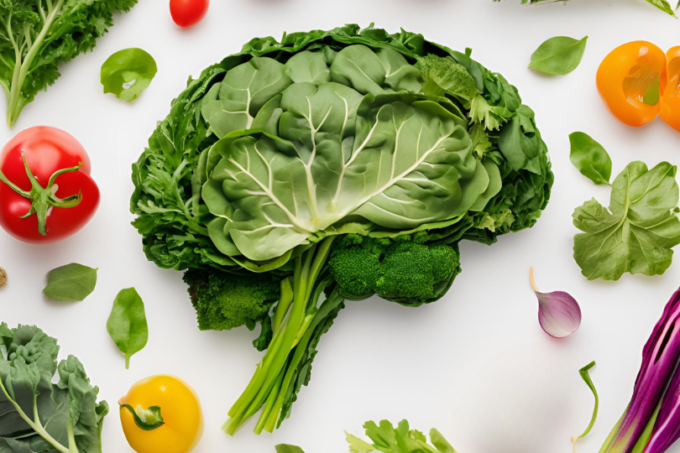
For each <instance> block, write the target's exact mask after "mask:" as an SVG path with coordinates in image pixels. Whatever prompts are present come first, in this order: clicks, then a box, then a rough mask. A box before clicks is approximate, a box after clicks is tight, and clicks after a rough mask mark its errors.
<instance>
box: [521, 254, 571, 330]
mask: <svg viewBox="0 0 680 453" xmlns="http://www.w3.org/2000/svg"><path fill="white" fill-rule="evenodd" d="M529 279H530V281H531V287H532V288H533V289H534V293H535V294H536V297H537V298H538V322H539V323H540V324H541V328H542V329H543V331H544V332H545V333H547V334H548V335H550V336H551V337H555V338H564V337H568V336H569V335H571V334H572V333H574V332H576V331H577V330H578V328H579V327H580V326H581V308H580V307H579V306H578V302H576V299H574V298H573V297H571V296H570V295H569V294H567V293H565V292H564V291H553V292H551V293H542V292H540V291H539V290H538V288H537V287H536V282H535V281H534V268H533V267H532V268H531V269H529Z"/></svg>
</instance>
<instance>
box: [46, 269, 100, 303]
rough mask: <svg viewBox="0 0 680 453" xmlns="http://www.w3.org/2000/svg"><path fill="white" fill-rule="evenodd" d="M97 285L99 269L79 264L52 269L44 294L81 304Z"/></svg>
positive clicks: (55, 298)
mask: <svg viewBox="0 0 680 453" xmlns="http://www.w3.org/2000/svg"><path fill="white" fill-rule="evenodd" d="M96 285H97V269H92V268H91V267H87V266H83V265H82V264H78V263H71V264H67V265H66V266H61V267H58V268H56V269H52V270H51V271H50V272H49V273H48V274H47V286H46V287H45V289H43V294H45V296H47V297H49V298H50V299H53V300H59V301H62V302H80V301H82V300H84V299H85V298H86V297H87V296H89V295H90V294H92V291H94V288H95V286H96Z"/></svg>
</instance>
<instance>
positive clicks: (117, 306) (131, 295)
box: [106, 288, 149, 369]
mask: <svg viewBox="0 0 680 453" xmlns="http://www.w3.org/2000/svg"><path fill="white" fill-rule="evenodd" d="M106 330H107V331H108V332H109V335H110V336H111V339H112V340H113V342H114V343H115V344H116V346H118V349H119V350H120V352H122V353H123V355H125V368H126V369H128V368H130V357H132V356H133V355H134V354H136V353H138V352H139V351H141V350H142V349H144V346H146V342H147V340H148V339H149V327H148V325H147V322H146V314H145V312H144V302H143V301H142V298H141V297H139V294H138V293H137V290H136V289H134V288H128V289H124V290H122V291H121V292H119V293H118V296H116V300H114V301H113V309H112V310H111V315H110V316H109V320H108V321H107V322H106Z"/></svg>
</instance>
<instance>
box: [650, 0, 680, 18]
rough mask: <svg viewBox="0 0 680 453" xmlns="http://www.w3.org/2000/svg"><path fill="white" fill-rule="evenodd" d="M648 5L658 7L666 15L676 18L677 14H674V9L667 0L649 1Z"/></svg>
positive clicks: (679, 4)
mask: <svg viewBox="0 0 680 453" xmlns="http://www.w3.org/2000/svg"><path fill="white" fill-rule="evenodd" d="M647 3H649V4H651V5H654V6H656V7H657V8H659V9H660V10H661V11H663V12H664V13H666V14H670V15H671V16H673V17H676V16H675V13H674V12H673V8H672V7H671V4H670V3H668V1H667V0H647ZM678 6H680V3H678Z"/></svg>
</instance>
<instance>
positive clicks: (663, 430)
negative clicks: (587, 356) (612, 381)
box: [600, 290, 680, 453]
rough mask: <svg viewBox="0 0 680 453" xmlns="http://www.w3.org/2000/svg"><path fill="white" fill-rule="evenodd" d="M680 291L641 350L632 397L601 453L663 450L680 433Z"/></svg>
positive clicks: (659, 452) (669, 302)
mask: <svg viewBox="0 0 680 453" xmlns="http://www.w3.org/2000/svg"><path fill="white" fill-rule="evenodd" d="M679 321H680V290H678V291H676V292H675V294H673V297H671V299H670V300H669V301H668V304H667V305H666V308H665V309H664V312H663V315H662V316H661V319H660V320H659V322H657V324H656V326H655V327H654V330H653V331H652V336H651V337H650V338H649V340H648V341H647V344H645V347H644V349H643V351H642V366H641V367H640V372H639V373H638V376H637V379H636V381H635V388H634V390H633V397H632V399H631V401H630V403H629V404H628V407H627V408H626V411H625V413H624V414H623V417H621V419H620V420H619V422H618V423H617V424H616V426H615V427H614V429H613V430H612V432H611V433H610V434H609V437H608V438H607V440H606V441H605V444H604V445H603V446H602V448H601V449H600V453H643V452H644V453H663V452H665V451H666V450H667V448H668V447H670V446H671V445H672V444H673V443H674V442H675V441H676V440H677V439H678V435H679V434H680V414H679V413H678V406H679V404H678V403H679V401H680V374H679V373H678V370H677V363H678V359H679V358H680V322H679Z"/></svg>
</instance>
